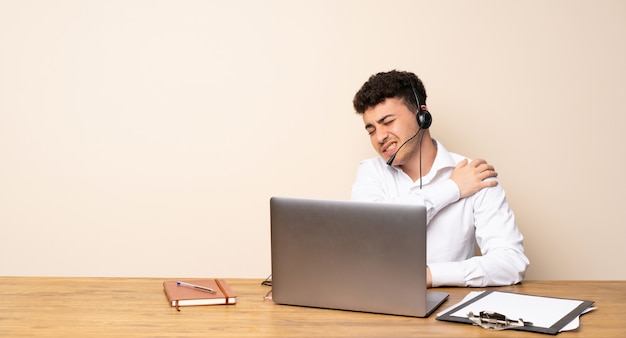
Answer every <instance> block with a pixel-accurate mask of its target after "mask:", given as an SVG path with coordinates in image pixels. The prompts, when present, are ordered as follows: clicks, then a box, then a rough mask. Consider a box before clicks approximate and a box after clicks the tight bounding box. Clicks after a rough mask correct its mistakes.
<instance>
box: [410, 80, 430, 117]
mask: <svg viewBox="0 0 626 338" xmlns="http://www.w3.org/2000/svg"><path fill="white" fill-rule="evenodd" d="M411 89H413V95H415V103H417V116H416V118H417V126H418V127H419V129H428V128H430V125H431V124H432V123H433V116H432V115H430V112H429V111H428V110H425V109H422V105H421V104H420V99H419V98H418V97H417V91H416V90H415V85H414V84H413V80H411Z"/></svg>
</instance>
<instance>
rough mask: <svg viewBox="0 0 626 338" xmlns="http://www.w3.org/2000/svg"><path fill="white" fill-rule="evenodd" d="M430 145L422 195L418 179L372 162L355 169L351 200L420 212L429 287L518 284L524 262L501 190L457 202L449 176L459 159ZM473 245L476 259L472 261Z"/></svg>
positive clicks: (376, 160) (483, 191)
mask: <svg viewBox="0 0 626 338" xmlns="http://www.w3.org/2000/svg"><path fill="white" fill-rule="evenodd" d="M435 142H436V145H437V156H436V158H435V162H434V163H433V166H432V169H431V170H430V172H429V173H428V174H427V175H425V176H423V177H422V189H420V180H419V179H418V180H417V181H415V182H413V180H412V179H411V178H410V177H409V176H408V175H407V174H405V173H404V172H403V171H402V170H400V169H398V168H395V167H391V166H388V165H387V164H386V163H385V161H384V160H383V159H382V158H380V157H376V158H371V159H368V160H364V161H362V162H361V163H360V165H359V168H358V172H357V177H356V181H355V183H354V185H353V187H352V199H353V200H355V201H370V202H397V203H409V204H418V205H425V206H426V210H427V221H428V225H427V254H426V257H427V263H428V266H429V268H430V272H431V275H432V284H433V287H436V286H443V285H449V286H472V287H481V286H487V285H509V284H515V283H519V282H520V281H521V280H522V279H523V278H524V274H525V272H526V268H527V267H528V265H529V261H528V258H527V257H526V256H525V255H524V247H523V244H522V242H523V236H522V234H521V233H520V231H519V229H518V228H517V226H516V224H515V216H514V215H513V211H512V210H511V209H510V208H509V205H508V203H507V201H506V196H505V194H504V189H503V188H502V186H501V185H500V184H498V185H497V186H495V187H489V188H484V189H481V190H480V191H478V192H477V193H475V194H474V195H471V196H469V197H467V198H463V199H459V196H460V192H459V188H458V186H457V185H456V183H454V181H452V180H451V179H450V175H451V174H452V171H453V170H454V168H455V167H456V165H457V163H459V162H460V161H462V160H463V159H464V158H465V157H463V156H460V155H458V154H454V153H450V152H448V151H447V150H446V149H445V148H444V147H443V145H442V144H441V143H439V142H438V141H435ZM493 179H495V178H493ZM475 243H476V244H478V246H479V247H480V250H481V253H482V255H481V256H474V245H475Z"/></svg>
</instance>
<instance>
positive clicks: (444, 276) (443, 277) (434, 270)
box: [428, 262, 465, 287]
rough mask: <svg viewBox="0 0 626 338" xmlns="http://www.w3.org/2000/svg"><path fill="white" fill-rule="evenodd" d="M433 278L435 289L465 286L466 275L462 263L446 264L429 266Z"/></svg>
mask: <svg viewBox="0 0 626 338" xmlns="http://www.w3.org/2000/svg"><path fill="white" fill-rule="evenodd" d="M428 268H429V269H430V275H431V277H432V283H433V287H438V286H465V275H464V274H463V269H462V268H461V262H446V263H432V264H428Z"/></svg>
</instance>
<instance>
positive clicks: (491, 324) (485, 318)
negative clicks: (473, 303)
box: [467, 311, 533, 331]
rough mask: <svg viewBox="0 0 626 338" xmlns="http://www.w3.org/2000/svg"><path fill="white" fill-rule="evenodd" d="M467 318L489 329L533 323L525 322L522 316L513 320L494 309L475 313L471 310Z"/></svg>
mask: <svg viewBox="0 0 626 338" xmlns="http://www.w3.org/2000/svg"><path fill="white" fill-rule="evenodd" d="M467 318H469V320H471V321H472V323H474V325H478V326H480V327H482V328H483V329H487V330H494V331H499V330H505V329H510V328H513V327H520V326H526V325H533V323H531V322H525V321H524V320H523V319H522V318H520V319H518V320H511V319H508V318H506V316H505V315H503V314H500V313H497V312H492V311H480V314H478V315H475V314H474V313H473V312H470V313H469V314H468V315H467Z"/></svg>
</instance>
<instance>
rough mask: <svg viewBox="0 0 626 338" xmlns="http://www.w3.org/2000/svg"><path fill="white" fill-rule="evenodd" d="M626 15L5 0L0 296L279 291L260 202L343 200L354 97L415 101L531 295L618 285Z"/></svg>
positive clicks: (350, 1)
mask: <svg viewBox="0 0 626 338" xmlns="http://www.w3.org/2000/svg"><path fill="white" fill-rule="evenodd" d="M625 32H626V2H624V1H591V0H588V1H582V0H578V1H495V0H494V1H397V0H396V1H363V0H344V1H320V0H310V1H290V0H285V1H269V0H266V1H255V0H249V1H245V0H239V1H184V0H180V1H152V0H144V1H141V0H129V1H126V0H119V1H104V0H102V1H95V0H92V1H89V0H76V1H70V0H67V1H43V0H41V1H24V0H0V48H1V50H0V232H1V238H2V244H1V245H0V275H63V276H65V275H71V276H160V277H165V276H228V277H265V276H266V275H267V274H269V272H270V238H269V210H268V207H269V204H268V203H269V202H268V200H269V198H270V197H271V196H274V195H281V196H294V197H316V198H332V199H347V198H349V194H350V188H351V184H352V181H353V179H354V174H355V172H356V167H357V164H358V161H359V160H360V159H364V158H367V157H371V156H374V153H373V151H372V150H371V149H370V145H369V141H368V138H367V136H366V133H365V131H364V130H363V126H362V124H361V120H360V118H359V117H358V116H357V115H356V114H354V112H353V109H352V106H351V100H352V96H353V94H354V92H355V91H356V90H357V89H358V88H359V86H360V85H361V84H362V83H363V82H364V81H365V80H366V79H367V77H368V76H369V75H370V74H372V73H375V72H378V71H384V70H390V69H394V68H397V69H403V70H410V71H414V72H416V73H417V74H418V75H420V76H421V77H422V79H423V80H424V82H425V84H426V86H427V89H428V93H429V100H428V106H429V108H430V111H431V112H432V113H433V115H434V124H433V127H432V128H431V129H432V133H433V135H434V136H435V137H436V138H438V139H439V140H441V141H442V142H443V143H444V144H445V145H446V147H447V148H448V149H451V150H453V151H456V152H459V153H462V154H464V155H467V156H470V157H474V158H475V157H484V158H487V159H488V160H489V161H490V162H491V163H493V164H494V165H495V166H496V168H497V169H498V171H499V173H500V178H501V181H502V183H503V184H504V186H505V188H506V190H507V193H508V196H509V201H510V203H511V204H512V206H513V208H514V209H515V211H516V213H517V217H518V224H519V227H520V228H521V229H522V231H523V233H524V235H525V237H526V241H525V244H526V250H527V253H528V256H529V257H530V258H531V261H532V266H531V268H530V270H529V272H528V278H532V279H538V278H541V279H626V264H624V257H626V244H624V238H626V231H625V230H624V228H625V227H626V222H625V221H624V216H623V212H624V210H625V208H624V206H623V200H624V198H623V197H622V196H623V194H624V191H626V184H625V183H624V175H622V174H621V173H622V170H623V168H624V164H625V160H624V158H625V155H626V154H625V145H626V142H625V141H626V137H625V136H624V132H623V131H622V129H623V128H624V125H625V122H626V121H625V120H626V118H625V111H624V93H625V92H626V62H625V60H626V38H625V35H624V33H625Z"/></svg>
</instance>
